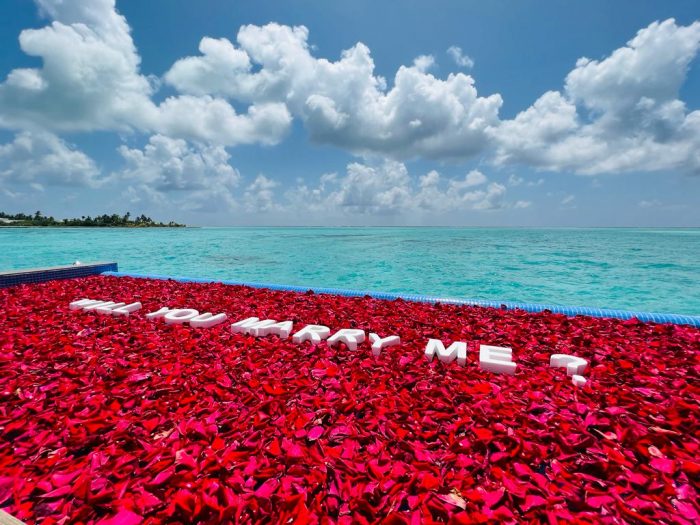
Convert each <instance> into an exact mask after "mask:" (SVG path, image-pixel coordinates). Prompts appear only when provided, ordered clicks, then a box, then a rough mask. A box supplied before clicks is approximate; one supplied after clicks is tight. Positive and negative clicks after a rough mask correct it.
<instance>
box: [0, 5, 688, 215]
mask: <svg viewBox="0 0 700 525" xmlns="http://www.w3.org/2000/svg"><path fill="white" fill-rule="evenodd" d="M36 2H37V4H38V5H39V6H40V9H41V12H42V13H43V14H44V15H45V16H46V17H48V18H49V19H50V22H49V23H48V24H47V25H46V26H45V27H41V28H38V29H27V30H25V31H22V33H21V34H20V37H19V41H20V47H21V49H22V50H23V51H24V52H25V53H26V54H27V55H30V56H33V57H37V58H39V59H41V62H42V65H41V66H40V67H32V68H18V69H14V70H12V71H10V73H9V74H8V75H7V77H6V79H5V80H4V82H1V83H0V128H4V129H10V130H14V131H15V132H16V133H17V134H16V136H15V138H14V140H13V141H12V142H10V143H8V144H5V145H0V179H1V180H2V181H3V182H4V183H6V182H8V181H10V182H12V181H14V182H22V183H25V184H26V185H27V186H29V187H31V185H34V188H35V189H36V188H41V187H43V186H44V185H49V184H74V185H87V186H96V185H98V184H101V183H102V180H103V179H102V178H100V176H99V175H100V174H99V169H98V168H97V166H96V165H95V163H94V162H93V161H92V160H91V159H90V158H89V157H88V156H87V155H85V154H84V153H82V152H80V151H79V150H77V149H76V148H75V147H73V146H71V145H70V144H68V143H67V142H65V141H63V140H62V139H61V138H59V137H58V136H57V134H60V133H62V132H90V131H94V130H109V131H118V132H136V133H138V134H143V135H144V136H148V137H150V139H148V142H147V144H146V145H144V146H143V147H142V148H129V147H126V146H124V147H122V148H120V149H119V153H120V154H121V156H122V157H123V159H124V163H125V168H124V169H123V170H121V171H118V172H114V173H113V174H112V175H111V177H110V179H111V180H114V181H117V182H120V183H122V182H125V184H126V189H125V190H124V192H125V195H126V196H127V197H128V198H129V199H131V200H148V201H149V202H155V203H160V204H163V205H166V204H172V203H176V204H178V205H185V203H187V202H189V206H191V207H195V208H197V209H222V208H226V209H231V208H235V207H237V206H239V207H240V209H246V210H253V209H254V210H280V209H287V208H288V207H289V206H290V205H291V204H290V203H289V202H286V201H284V199H283V198H282V189H281V187H280V185H278V183H277V182H276V181H274V180H272V179H269V178H266V177H265V176H264V175H260V176H258V177H257V178H255V179H254V180H252V181H251V182H250V183H249V184H248V185H245V184H243V183H241V182H240V176H239V175H238V173H237V171H236V170H235V169H234V168H233V167H232V166H231V165H230V158H229V153H228V152H227V150H226V149H225V148H226V147H228V146H235V145H241V144H250V143H259V144H275V143H277V142H279V141H280V140H282V139H283V138H284V136H285V134H286V133H287V132H288V130H289V129H290V126H291V122H292V119H293V118H297V119H299V120H300V122H301V123H302V124H303V126H304V128H305V129H306V130H307V132H308V135H309V137H310V138H311V139H312V140H314V141H316V142H319V143H324V144H331V145H335V146H337V147H339V148H341V149H343V150H346V151H349V152H351V153H354V154H357V155H362V156H364V157H365V160H363V162H354V163H351V164H349V165H348V166H347V169H346V170H345V173H344V174H340V175H333V174H328V175H324V176H323V177H322V178H321V179H320V180H319V181H318V184H316V185H314V186H307V185H304V184H303V183H302V184H300V185H299V186H298V187H297V188H295V189H294V190H292V193H294V192H296V195H304V196H305V199H306V200H304V201H302V202H304V203H305V205H307V206H309V207H310V208H313V207H314V206H315V207H318V209H338V210H344V212H347V213H360V214H363V213H398V212H400V211H410V210H428V211H435V210H457V209H469V210H489V209H498V208H503V207H512V208H526V207H528V206H529V205H530V203H529V201H516V202H515V203H509V202H508V201H506V200H505V195H506V186H505V185H503V184H501V183H499V182H495V181H491V180H489V179H488V177H486V176H485V175H484V174H483V173H481V172H480V171H477V170H474V171H472V172H469V173H467V174H465V175H464V177H461V178H459V179H445V178H444V177H442V176H441V175H440V174H439V173H438V172H437V171H430V172H428V173H426V174H424V175H423V176H420V177H415V176H411V175H409V174H408V171H407V169H406V166H405V165H404V164H403V163H402V162H401V161H403V160H405V159H407V158H413V157H423V158H429V159H436V160H440V161H443V160H460V159H467V158H470V157H474V156H483V157H484V158H486V159H487V160H488V159H491V160H492V161H493V162H494V163H495V164H497V165H504V164H512V163H519V164H524V165H527V166H531V167H535V168H538V169H542V170H551V171H572V172H576V173H580V174H603V173H616V172H624V171H632V170H640V171H654V170H670V169H674V170H679V171H685V172H696V173H697V172H700V111H697V110H696V111H691V110H689V109H688V108H686V106H685V104H684V102H683V101H682V100H680V99H679V90H680V88H681V86H682V85H683V82H684V81H685V78H686V74H687V70H688V68H689V65H690V63H691V61H692V60H693V59H694V58H695V57H696V55H697V53H698V49H700V22H695V23H693V24H690V25H688V26H680V25H678V24H676V22H675V21H674V20H672V19H671V20H666V21H663V22H654V23H652V24H651V25H649V26H648V27H646V28H644V29H642V30H640V31H639V32H638V33H637V35H636V36H635V37H634V38H632V39H631V40H630V41H629V42H628V43H627V44H626V45H625V46H623V47H621V48H620V49H617V50H614V51H613V52H612V53H611V54H610V55H609V56H607V57H605V58H603V59H600V60H591V59H588V58H581V59H579V60H578V61H577V62H576V64H575V67H574V68H573V69H572V71H571V72H570V73H569V74H568V75H567V77H566V79H565V81H564V86H563V87H562V88H561V89H560V90H552V91H548V92H546V93H544V94H543V95H542V96H541V97H539V98H538V99H537V100H536V101H535V102H534V103H533V104H532V105H531V106H530V107H528V108H526V109H524V110H523V111H521V112H520V113H519V114H518V115H517V116H516V117H515V118H513V119H510V120H502V119H500V117H499V110H500V107H501V105H502V100H501V96H500V95H499V94H492V95H489V96H483V95H480V94H479V93H478V92H477V90H476V87H475V82H474V79H473V78H472V77H471V76H470V75H467V74H465V73H463V72H456V73H451V74H448V75H447V76H446V78H439V77H438V76H436V74H434V73H431V71H433V70H434V68H433V66H434V63H435V61H434V57H432V56H431V55H421V56H419V57H417V58H416V59H415V60H414V61H413V62H412V63H411V64H410V65H406V66H402V67H400V68H399V69H398V70H397V71H396V72H395V73H394V74H393V75H392V77H391V78H390V79H389V80H387V79H385V78H383V77H382V76H380V75H378V74H377V73H376V71H375V64H374V60H373V58H372V55H371V53H370V50H369V48H368V47H367V46H365V45H364V44H363V43H361V42H358V43H357V44H355V45H354V46H352V47H350V48H349V49H346V50H345V51H343V52H342V53H341V55H340V57H337V58H324V57H319V56H316V53H315V51H314V50H313V47H312V46H311V45H310V44H309V32H308V29H307V28H305V27H303V26H298V27H290V26H285V25H280V24H274V23H271V24H267V25H265V26H255V25H246V26H242V27H241V28H240V30H239V31H238V34H237V37H236V39H235V42H232V41H230V40H228V39H225V38H220V39H215V38H210V37H204V38H203V39H202V40H201V42H200V45H199V54H198V55H197V56H190V57H185V58H182V59H180V60H177V61H175V62H174V64H173V66H172V67H171V68H170V69H169V70H168V71H167V73H166V74H165V75H164V78H163V79H162V80H163V81H164V82H166V83H167V84H169V85H170V86H171V87H172V88H174V89H175V91H176V93H175V94H174V95H173V96H170V97H167V98H165V99H164V100H162V101H160V102H157V103H156V102H155V101H154V97H155V96H156V94H157V91H158V89H159V85H160V83H161V79H158V78H155V77H150V76H148V75H146V74H144V73H142V72H141V59H140V56H139V54H138V51H137V49H136V47H135V45H134V42H133V39H132V37H131V33H130V27H129V25H128V23H127V21H126V19H125V18H124V17H123V16H122V15H121V14H120V13H119V12H118V11H117V10H116V8H115V1H114V0H93V1H91V2H84V1H82V0H36ZM447 52H448V54H449V56H450V57H451V58H452V59H453V60H454V61H455V63H456V64H457V65H458V66H459V67H461V68H470V67H472V65H473V62H472V61H471V59H470V58H469V57H468V56H467V55H465V54H464V53H463V52H462V50H461V49H460V48H458V47H456V46H453V47H451V48H449V49H448V51H447ZM241 107H243V108H245V109H244V110H243V112H239V111H237V110H236V108H241ZM382 159H389V160H385V161H384V162H382ZM541 183H542V179H539V180H537V181H523V180H522V178H521V177H518V176H512V177H511V178H510V179H509V182H508V184H509V185H510V186H518V185H526V186H535V185H540V184H541ZM3 190H4V192H5V193H7V192H8V191H9V192H11V193H16V192H14V189H7V188H4V189H3ZM185 192H190V193H189V194H188V195H187V197H185V196H184V194H185ZM569 204H571V203H569ZM285 207H287V208H285Z"/></svg>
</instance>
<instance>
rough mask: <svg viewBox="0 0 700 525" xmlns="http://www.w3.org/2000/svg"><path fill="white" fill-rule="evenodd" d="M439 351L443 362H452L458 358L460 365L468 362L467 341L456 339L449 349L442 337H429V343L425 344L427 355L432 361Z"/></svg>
mask: <svg viewBox="0 0 700 525" xmlns="http://www.w3.org/2000/svg"><path fill="white" fill-rule="evenodd" d="M436 353H437V356H438V359H439V360H440V361H442V362H443V363H451V362H452V361H454V360H455V359H457V364H458V365H459V366H464V365H466V364H467V343H465V342H463V341H455V342H454V343H452V344H451V345H450V346H449V347H448V348H447V350H445V345H444V344H442V341H441V340H440V339H428V344H427V345H426V346H425V357H426V358H427V359H428V361H432V360H433V357H435V354H436Z"/></svg>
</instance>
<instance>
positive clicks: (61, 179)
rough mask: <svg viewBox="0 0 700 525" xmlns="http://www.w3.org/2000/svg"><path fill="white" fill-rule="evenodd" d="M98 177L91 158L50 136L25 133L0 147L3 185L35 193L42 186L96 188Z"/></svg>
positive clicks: (0, 169)
mask: <svg viewBox="0 0 700 525" xmlns="http://www.w3.org/2000/svg"><path fill="white" fill-rule="evenodd" d="M99 174H100V170H99V168H98V167H97V166H96V165H95V162H94V161H93V160H92V159H91V158H90V157H88V156H87V155H85V154H84V153H83V152H82V151H79V150H78V149H76V148H75V147H74V146H72V145H70V144H68V143H66V142H65V141H63V140H61V139H60V138H58V137H57V136H56V135H53V134H51V133H47V132H30V131H24V132H21V133H18V134H17V135H16V136H15V138H14V140H13V141H12V142H8V143H7V144H0V182H2V185H3V186H6V185H28V186H30V187H32V188H33V189H34V190H36V191H43V187H44V185H47V186H92V187H95V186H98V185H99V184H100V182H101V180H100V178H99Z"/></svg>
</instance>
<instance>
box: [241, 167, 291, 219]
mask: <svg viewBox="0 0 700 525" xmlns="http://www.w3.org/2000/svg"><path fill="white" fill-rule="evenodd" d="M278 186H279V183H278V182H276V181H274V180H272V179H269V178H267V177H266V176H265V175H262V174H260V175H258V176H257V177H255V180H254V181H253V182H252V183H251V184H249V185H248V186H247V187H246V190H245V193H244V194H243V201H244V205H245V208H246V210H247V211H254V212H258V211H263V212H264V211H271V210H277V209H282V204H281V203H280V202H279V200H278V195H277V193H276V191H275V188H277V187H278Z"/></svg>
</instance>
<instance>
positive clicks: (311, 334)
mask: <svg viewBox="0 0 700 525" xmlns="http://www.w3.org/2000/svg"><path fill="white" fill-rule="evenodd" d="M329 335H331V329H330V328H328V327H327V326H323V325H320V324H309V325H306V326H305V327H304V328H302V329H301V330H299V331H298V332H297V333H296V334H294V335H293V336H292V341H294V342H295V343H297V344H298V343H303V342H304V341H311V344H314V345H317V344H318V343H320V342H321V341H322V340H324V339H326V338H327V337H328V336H329Z"/></svg>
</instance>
